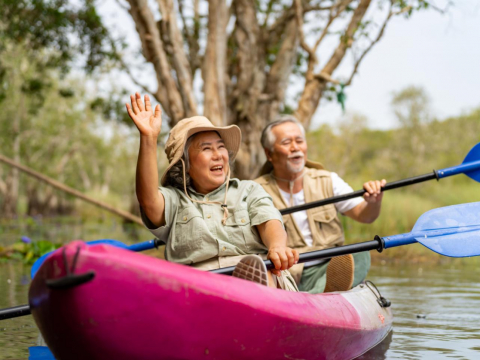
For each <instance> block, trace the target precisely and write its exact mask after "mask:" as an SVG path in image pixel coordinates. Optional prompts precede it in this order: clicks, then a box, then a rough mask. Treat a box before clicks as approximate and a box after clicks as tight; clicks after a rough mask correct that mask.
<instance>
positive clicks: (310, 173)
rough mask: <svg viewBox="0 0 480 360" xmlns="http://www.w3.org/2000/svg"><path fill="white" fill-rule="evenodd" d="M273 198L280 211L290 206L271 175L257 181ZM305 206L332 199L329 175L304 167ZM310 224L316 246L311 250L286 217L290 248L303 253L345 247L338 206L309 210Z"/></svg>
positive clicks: (322, 171) (284, 218)
mask: <svg viewBox="0 0 480 360" xmlns="http://www.w3.org/2000/svg"><path fill="white" fill-rule="evenodd" d="M255 181H256V182H258V183H259V184H260V185H262V187H263V188H264V189H265V190H266V191H267V192H268V193H269V194H270V196H272V198H273V203H274V204H275V206H276V207H277V208H278V209H284V208H286V207H288V206H289V205H288V204H286V203H285V199H284V198H283V196H282V195H281V193H280V191H279V188H278V185H277V181H276V180H275V178H274V177H273V176H272V175H271V174H267V175H263V176H261V177H259V178H258V179H255ZM303 191H304V193H305V202H306V203H308V202H312V201H317V200H322V199H325V198H328V197H332V196H334V195H333V187H332V178H331V175H330V172H329V171H326V170H321V169H315V168H309V167H305V175H304V176H303ZM307 216H308V222H309V225H310V230H311V231H312V239H313V245H312V246H308V245H307V243H306V242H305V240H304V238H303V235H302V233H301V232H300V230H299V228H298V226H297V224H296V223H295V220H294V218H293V216H292V215H291V214H289V215H284V216H283V221H284V224H285V228H286V230H287V235H288V246H290V247H291V248H295V249H297V250H298V251H299V252H300V253H302V252H307V251H314V250H321V249H326V248H331V247H334V246H340V245H343V243H344V241H345V238H344V235H343V229H342V225H341V222H340V219H339V218H338V215H337V210H336V208H335V205H333V204H330V205H326V206H322V207H317V208H313V209H309V210H307Z"/></svg>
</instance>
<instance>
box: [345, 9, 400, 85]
mask: <svg viewBox="0 0 480 360" xmlns="http://www.w3.org/2000/svg"><path fill="white" fill-rule="evenodd" d="M392 6H393V1H391V2H390V9H389V11H388V16H387V18H386V19H385V21H384V22H383V24H382V27H381V28H380V31H379V32H378V34H377V37H376V38H375V39H374V40H372V41H371V42H370V45H369V46H368V47H367V48H366V49H365V50H364V51H363V53H362V55H360V57H359V58H358V59H357V60H356V61H355V65H354V66H353V70H352V73H351V75H350V78H349V79H348V81H347V82H346V83H345V86H348V85H350V84H351V83H352V80H353V77H354V76H355V74H356V73H357V71H358V67H359V66H360V63H361V62H362V60H363V59H364V58H365V56H366V55H367V54H368V53H369V52H370V50H372V48H373V46H374V45H375V44H376V43H378V42H379V41H380V39H381V38H382V36H383V34H384V32H385V28H386V27H387V24H388V22H389V21H390V19H391V18H392V16H393V15H395V14H400V13H403V12H404V11H399V12H397V13H393V12H392ZM405 11H408V10H405Z"/></svg>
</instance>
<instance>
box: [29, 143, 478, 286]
mask: <svg viewBox="0 0 480 360" xmlns="http://www.w3.org/2000/svg"><path fill="white" fill-rule="evenodd" d="M461 173H463V174H465V175H467V176H469V177H470V178H472V179H473V180H475V181H478V182H480V143H478V144H477V145H475V146H474V147H473V148H472V149H471V150H470V151H469V153H468V154H467V156H466V157H465V159H464V160H463V163H462V164H461V165H458V166H453V167H450V168H445V169H442V170H438V171H437V170H434V171H433V173H431V174H426V175H420V176H416V177H412V178H408V179H404V180H398V181H394V182H391V183H388V184H386V185H385V186H384V187H383V188H382V191H386V190H391V189H396V188H399V187H403V186H407V185H412V184H417V183H420V182H423V181H427V180H432V179H437V180H439V179H441V178H444V177H447V176H452V175H457V174H461ZM365 192H366V191H365V189H362V190H358V191H354V192H352V193H349V194H344V195H340V196H334V197H331V198H328V199H323V200H319V201H313V202H310V203H307V204H302V205H297V206H293V207H290V208H286V209H282V210H280V213H281V214H282V215H287V214H291V213H294V212H296V211H302V210H307V209H311V208H314V207H320V206H324V205H328V204H333V203H336V202H340V201H344V200H348V199H352V198H355V197H359V196H362V195H363V194H364V193H365ZM87 244H91V245H95V244H108V245H112V246H116V247H120V248H122V249H128V250H132V251H143V250H148V249H153V248H154V247H158V246H160V245H164V244H165V243H164V242H163V241H162V240H158V239H155V240H149V241H146V242H142V243H138V244H134V245H130V246H127V245H125V244H123V243H121V242H120V241H117V240H111V239H103V240H94V241H89V242H87ZM48 255H50V253H48V254H45V255H43V256H42V257H40V258H39V259H37V260H36V261H35V263H34V264H33V266H32V270H31V277H32V279H33V276H34V275H35V273H36V272H37V270H38V269H39V268H40V266H41V265H42V264H43V262H44V261H45V259H46V258H47V256H48Z"/></svg>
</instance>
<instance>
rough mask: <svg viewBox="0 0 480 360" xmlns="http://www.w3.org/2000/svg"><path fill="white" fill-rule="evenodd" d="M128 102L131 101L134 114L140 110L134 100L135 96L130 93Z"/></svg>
mask: <svg viewBox="0 0 480 360" xmlns="http://www.w3.org/2000/svg"><path fill="white" fill-rule="evenodd" d="M130 102H131V103H132V110H133V113H134V114H135V115H137V114H138V113H139V112H140V110H139V109H138V105H137V101H136V100H135V96H133V95H130Z"/></svg>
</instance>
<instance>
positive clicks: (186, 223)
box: [171, 206, 205, 256]
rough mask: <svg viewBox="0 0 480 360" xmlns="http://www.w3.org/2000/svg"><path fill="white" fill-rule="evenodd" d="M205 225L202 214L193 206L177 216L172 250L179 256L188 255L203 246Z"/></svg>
mask: <svg viewBox="0 0 480 360" xmlns="http://www.w3.org/2000/svg"><path fill="white" fill-rule="evenodd" d="M204 228H205V223H204V220H203V217H202V216H201V214H200V212H199V211H198V210H197V209H195V208H194V207H193V206H189V207H187V208H185V209H183V210H182V211H180V212H179V213H178V214H177V219H176V221H175V231H174V238H173V239H172V241H171V244H172V250H173V251H175V252H178V253H179V255H180V253H181V255H182V256H183V255H187V254H185V253H187V252H188V253H190V252H192V251H194V250H198V249H200V248H201V246H202V240H203V236H202V233H203V231H202V230H203V229H204Z"/></svg>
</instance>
